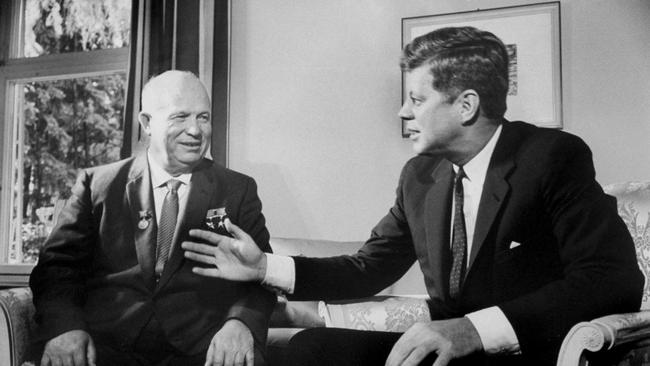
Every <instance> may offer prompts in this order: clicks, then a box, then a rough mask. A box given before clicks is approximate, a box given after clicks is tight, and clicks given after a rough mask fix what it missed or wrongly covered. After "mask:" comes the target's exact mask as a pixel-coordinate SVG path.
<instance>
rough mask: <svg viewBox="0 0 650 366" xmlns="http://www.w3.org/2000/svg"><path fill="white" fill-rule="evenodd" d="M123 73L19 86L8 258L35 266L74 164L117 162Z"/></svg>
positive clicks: (66, 192)
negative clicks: (18, 112) (19, 112)
mask: <svg viewBox="0 0 650 366" xmlns="http://www.w3.org/2000/svg"><path fill="white" fill-rule="evenodd" d="M125 85H126V74H125V73H116V74H109V75H101V76H92V77H82V78H76V79H59V80H48V81H32V82H28V83H25V84H21V85H20V87H19V88H18V90H20V92H19V94H20V95H18V96H17V98H16V99H17V100H18V101H19V102H18V103H17V105H16V108H17V109H16V110H17V111H20V110H22V111H23V113H22V114H19V115H18V118H16V120H15V126H14V131H16V133H15V138H14V141H15V145H14V146H15V148H14V149H13V154H14V157H13V164H12V167H13V169H12V183H13V185H12V186H13V192H12V209H11V215H12V220H11V228H10V230H11V244H10V248H9V262H10V263H34V262H35V261H36V259H37V257H38V251H39V249H40V248H41V246H42V244H43V242H44V241H45V238H46V237H47V235H48V234H49V232H50V230H51V229H52V225H53V224H54V222H53V219H54V218H55V217H56V214H57V213H58V210H59V209H60V208H61V205H62V204H63V201H64V200H65V199H66V198H68V197H69V196H70V189H71V187H72V185H73V184H74V182H75V178H76V173H77V171H78V169H79V168H85V167H90V166H95V165H100V164H105V163H108V162H112V161H116V160H119V158H120V149H121V147H122V138H123V133H122V131H123V120H124V119H123V116H122V113H123V105H124V92H125V90H124V88H125Z"/></svg>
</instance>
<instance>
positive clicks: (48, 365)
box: [41, 353, 52, 366]
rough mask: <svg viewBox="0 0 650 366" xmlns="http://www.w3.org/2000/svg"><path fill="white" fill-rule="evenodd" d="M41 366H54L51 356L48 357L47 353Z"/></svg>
mask: <svg viewBox="0 0 650 366" xmlns="http://www.w3.org/2000/svg"><path fill="white" fill-rule="evenodd" d="M41 366H52V362H51V361H50V356H48V355H47V353H43V357H41Z"/></svg>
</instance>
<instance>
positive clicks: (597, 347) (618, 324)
mask: <svg viewBox="0 0 650 366" xmlns="http://www.w3.org/2000/svg"><path fill="white" fill-rule="evenodd" d="M643 340H646V341H648V340H650V310H649V311H641V312H638V313H626V314H614V315H607V316H604V317H601V318H597V319H594V320H592V321H590V322H582V323H578V324H576V325H574V326H573V328H571V330H569V333H568V334H567V335H566V337H565V338H564V341H563V342H562V347H561V348H560V354H559V357H558V361H557V365H558V366H569V365H578V364H579V363H580V360H581V356H582V354H583V352H584V351H590V352H598V351H604V350H610V349H612V348H614V347H617V346H620V345H624V344H629V343H634V342H640V341H643ZM646 343H647V342H646Z"/></svg>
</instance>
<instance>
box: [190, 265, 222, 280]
mask: <svg viewBox="0 0 650 366" xmlns="http://www.w3.org/2000/svg"><path fill="white" fill-rule="evenodd" d="M192 272H193V273H196V274H197V275H201V276H204V277H216V278H223V277H224V276H222V272H221V271H220V270H219V269H218V268H203V267H192Z"/></svg>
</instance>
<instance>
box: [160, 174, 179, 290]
mask: <svg viewBox="0 0 650 366" xmlns="http://www.w3.org/2000/svg"><path fill="white" fill-rule="evenodd" d="M181 183H182V182H181V181H180V180H176V179H170V180H168V181H167V183H166V184H167V194H166V195H165V200H164V201H163V205H162V209H161V210H160V222H159V223H158V236H157V240H156V278H160V274H161V273H162V271H163V268H164V267H165V263H167V259H168V258H169V251H170V249H171V246H172V240H173V239H174V231H175V230H176V219H177V217H178V187H180V185H181Z"/></svg>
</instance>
